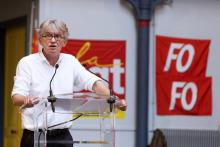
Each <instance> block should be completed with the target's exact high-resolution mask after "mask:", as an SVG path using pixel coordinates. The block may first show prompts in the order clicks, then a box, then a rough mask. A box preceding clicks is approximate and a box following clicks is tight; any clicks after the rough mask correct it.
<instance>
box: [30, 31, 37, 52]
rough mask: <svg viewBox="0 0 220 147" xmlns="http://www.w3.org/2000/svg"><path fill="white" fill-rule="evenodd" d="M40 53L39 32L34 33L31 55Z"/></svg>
mask: <svg viewBox="0 0 220 147" xmlns="http://www.w3.org/2000/svg"><path fill="white" fill-rule="evenodd" d="M37 52H38V33H37V31H35V30H34V31H33V35H32V50H31V53H37Z"/></svg>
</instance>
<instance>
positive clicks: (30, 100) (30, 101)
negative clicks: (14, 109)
mask: <svg viewBox="0 0 220 147" xmlns="http://www.w3.org/2000/svg"><path fill="white" fill-rule="evenodd" d="M39 101H40V99H39V97H33V96H26V97H25V98H24V103H23V105H22V106H21V109H23V108H30V107H33V106H34V105H35V104H37V103H39Z"/></svg>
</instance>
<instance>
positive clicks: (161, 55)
mask: <svg viewBox="0 0 220 147" xmlns="http://www.w3.org/2000/svg"><path fill="white" fill-rule="evenodd" d="M156 42H157V43H156V49H157V50H156V65H157V67H156V74H157V75H161V74H162V75H170V76H171V75H172V76H175V75H178V76H180V75H182V76H196V77H200V76H205V73H206V67H207V59H208V52H209V45H210V40H196V39H182V38H173V37H165V36H157V37H156Z"/></svg>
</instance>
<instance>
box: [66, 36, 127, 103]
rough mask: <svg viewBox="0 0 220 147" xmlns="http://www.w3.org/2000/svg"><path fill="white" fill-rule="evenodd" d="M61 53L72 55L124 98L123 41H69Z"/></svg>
mask: <svg viewBox="0 0 220 147" xmlns="http://www.w3.org/2000/svg"><path fill="white" fill-rule="evenodd" d="M62 52H64V53H69V54H72V55H74V56H75V57H76V58H77V59H78V60H79V61H80V62H81V64H83V65H84V66H85V67H86V68H87V69H88V70H90V71H92V72H93V73H95V74H97V75H98V76H101V77H102V78H104V79H106V80H107V81H109V83H110V85H111V86H112V89H113V93H114V94H115V95H117V96H119V98H121V99H124V98H125V88H126V85H125V73H126V71H125V69H126V67H125V65H126V60H125V55H126V53H125V41H103V40H69V41H68V43H67V45H66V47H65V48H63V49H62Z"/></svg>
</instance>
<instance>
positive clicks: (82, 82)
mask: <svg viewBox="0 0 220 147" xmlns="http://www.w3.org/2000/svg"><path fill="white" fill-rule="evenodd" d="M74 66H75V68H76V69H77V70H76V73H75V74H76V75H75V82H74V83H75V85H76V86H77V87H80V88H82V89H85V90H89V91H93V89H92V87H93V84H94V83H95V82H96V81H98V80H102V79H101V78H99V77H98V76H96V75H95V74H93V73H91V72H89V71H88V70H86V69H85V68H84V67H83V66H82V65H81V64H80V63H79V61H78V60H77V59H75V64H74Z"/></svg>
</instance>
